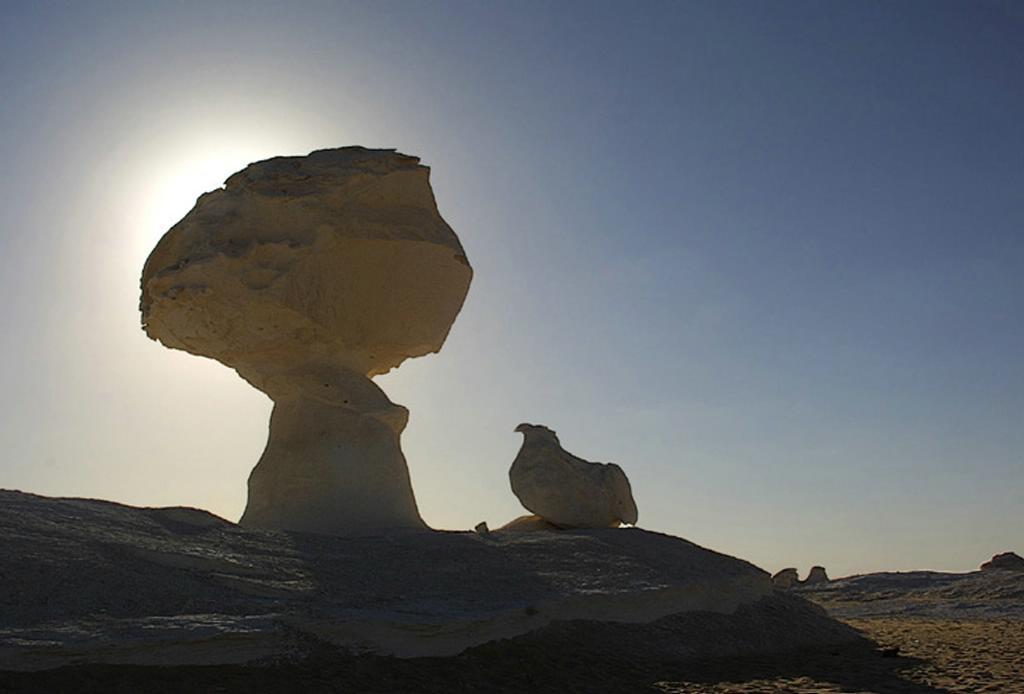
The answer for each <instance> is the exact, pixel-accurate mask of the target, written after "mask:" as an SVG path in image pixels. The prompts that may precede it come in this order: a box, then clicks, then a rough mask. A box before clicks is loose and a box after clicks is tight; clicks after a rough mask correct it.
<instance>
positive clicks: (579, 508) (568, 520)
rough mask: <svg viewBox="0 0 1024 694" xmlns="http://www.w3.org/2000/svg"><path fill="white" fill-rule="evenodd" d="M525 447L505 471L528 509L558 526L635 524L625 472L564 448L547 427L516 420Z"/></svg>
mask: <svg viewBox="0 0 1024 694" xmlns="http://www.w3.org/2000/svg"><path fill="white" fill-rule="evenodd" d="M516 431H518V432H520V433H522V434H523V446H522V448H520V449H519V454H518V455H517V456H516V459H515V460H514V461H513V462H512V467H511V469H509V473H508V474H509V479H510V481H511V482H512V492H513V493H514V494H515V495H516V497H518V498H519V501H520V502H521V503H522V504H523V506H525V507H526V508H527V509H528V510H529V511H531V512H533V513H534V514H536V515H537V516H540V517H541V518H542V519H544V520H545V521H547V522H548V523H551V524H552V525H555V526H558V527H560V528H615V527H618V526H619V525H620V524H621V523H629V524H633V523H636V520H637V510H636V502H634V501H633V491H632V489H631V488H630V486H629V480H628V479H626V473H624V472H623V471H622V468H620V467H619V466H618V465H615V464H614V463H591V462H589V461H586V460H583V459H582V458H577V457H576V456H574V455H573V454H572V453H569V452H568V451H566V450H565V449H563V448H562V446H561V444H560V443H559V442H558V436H556V435H555V432H554V431H552V430H551V429H548V428H547V427H545V426H538V425H534V424H520V425H519V426H518V427H516Z"/></svg>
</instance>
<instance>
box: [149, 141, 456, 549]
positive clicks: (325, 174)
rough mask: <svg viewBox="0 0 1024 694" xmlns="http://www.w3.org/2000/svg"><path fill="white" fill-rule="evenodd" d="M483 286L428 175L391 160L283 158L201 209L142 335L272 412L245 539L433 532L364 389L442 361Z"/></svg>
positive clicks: (393, 438)
mask: <svg viewBox="0 0 1024 694" xmlns="http://www.w3.org/2000/svg"><path fill="white" fill-rule="evenodd" d="M471 277H472V270H471V269H470V266H469V263H468V261H467V259H466V254H465V252H464V251H463V249H462V246H461V244H460V243H459V239H458V238H457V237H456V235H455V232H454V231H452V229H451V227H449V226H448V225H447V224H446V223H445V221H444V220H443V219H442V218H441V216H440V214H439V213H438V211H437V205H436V203H435V201H434V195H433V192H432V191H431V188H430V182H429V169H428V168H427V167H426V166H422V165H420V164H419V159H417V158H416V157H410V156H406V155H404V154H399V153H397V152H395V151H394V150H372V149H365V148H362V147H343V148H340V149H327V150H320V151H317V152H313V153H312V154H309V155H308V156H305V157H275V158H273V159H267V160H265V161H260V162H256V163H255V164H250V165H249V166H247V167H246V168H245V169H243V170H242V171H240V172H238V173H236V174H234V175H232V176H230V177H229V178H228V179H227V181H226V182H225V187H224V188H221V189H218V190H215V191H213V192H210V193H206V194H205V195H202V196H200V198H199V199H198V201H197V202H196V205H195V207H194V208H193V209H192V211H191V212H189V213H188V214H187V215H186V216H185V217H184V218H183V219H182V220H181V221H180V222H178V223H177V224H175V225H174V226H173V227H172V228H171V229H170V230H169V231H168V232H167V233H166V234H165V235H164V237H163V238H162V239H161V240H160V242H159V243H158V244H157V245H156V248H154V249H153V252H152V253H151V254H150V256H149V259H148V260H147V261H146V265H145V268H144V269H143V272H142V302H141V310H142V324H143V327H144V329H145V331H146V333H147V334H148V335H149V336H150V337H151V338H153V339H156V340H159V341H160V342H162V343H163V344H164V345H165V346H167V347H173V348H176V349H182V350H185V351H187V352H190V353H192V354H198V355H201V356H206V357H210V358H212V359H216V360H217V361H219V362H221V363H223V364H225V365H227V366H230V367H232V368H234V369H235V370H236V371H237V372H238V373H239V375H240V376H242V378H244V379H245V380H246V381H248V382H249V383H250V384H252V385H253V386H255V387H256V388H258V389H259V390H261V391H263V392H264V393H266V394H267V395H268V396H269V397H270V399H271V400H273V401H274V410H273V413H272V414H271V420H270V437H269V441H268V443H267V447H266V450H265V451H264V453H263V456H262V457H261V458H260V461H259V463H258V464H257V465H256V468H255V469H254V470H253V472H252V474H251V476H250V477H249V500H248V504H247V506H246V509H245V513H244V514H243V516H242V519H241V521H240V522H241V523H242V524H243V525H249V526H259V527H266V528H278V529H288V530H301V531H309V532H320V533H327V534H346V533H351V532H358V531H360V529H368V528H393V527H423V521H422V520H421V519H420V516H419V512H418V511H417V508H416V501H415V498H414V496H413V492H412V486H411V484H410V482H409V473H408V469H407V467H406V462H405V458H404V457H403V455H402V451H401V447H400V444H399V436H400V435H401V433H402V430H403V429H404V428H405V425H406V421H407V419H408V411H407V410H406V409H405V408H404V407H402V406H401V405H396V404H395V403H393V402H391V401H390V400H389V399H388V397H387V395H385V394H384V392H383V391H382V390H381V389H380V388H379V387H378V386H377V385H376V384H375V383H374V382H373V381H372V380H370V378H371V377H372V376H374V375H377V374H382V373H385V372H387V371H388V370H390V369H392V368H395V367H397V366H398V365H399V364H401V363H402V362H403V361H404V360H405V359H407V358H409V357H417V356H421V355H424V354H429V353H431V352H437V351H438V350H440V349H441V345H442V344H443V343H444V341H445V338H446V337H447V335H448V331H449V329H450V328H451V325H452V322H453V321H454V320H455V317H456V315H457V314H458V313H459V310H460V309H461V307H462V303H463V301H464V299H465V297H466V293H467V291H468V289H469V284H470V279H471Z"/></svg>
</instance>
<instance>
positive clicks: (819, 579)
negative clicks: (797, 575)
mask: <svg viewBox="0 0 1024 694" xmlns="http://www.w3.org/2000/svg"><path fill="white" fill-rule="evenodd" d="M830 580H831V579H830V578H829V577H828V573H826V571H825V567H824V566H812V567H811V570H810V572H809V573H808V574H807V578H805V579H804V585H805V586H816V585H821V584H822V583H828V582H829V581H830Z"/></svg>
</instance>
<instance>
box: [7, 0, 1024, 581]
mask: <svg viewBox="0 0 1024 694" xmlns="http://www.w3.org/2000/svg"><path fill="white" fill-rule="evenodd" d="M296 5H297V6H292V3H260V2H246V3H187V2H182V3H164V4H160V3H127V2H126V3H99V2H93V3H38V2H33V3H12V2H8V3H5V4H4V5H3V8H2V9H0V94H2V95H3V96H2V98H0V157H2V160H3V162H4V167H3V174H2V179H0V183H2V185H0V290H2V291H3V295H4V296H5V297H6V301H4V302H3V304H2V306H0V327H2V330H0V386H2V387H3V389H4V391H5V393H6V394H7V398H5V401H4V403H5V404H4V412H3V416H2V418H0V443H2V444H3V450H4V451H5V454H4V456H3V457H2V458H0V487H6V488H20V489H24V490H26V491H33V492H37V493H44V494H55V495H56V494H59V495H74V496H95V497H102V498H109V499H114V500H118V501H123V502H126V503H133V504H145V505H172V504H183V505H193V506H201V507H204V508H209V509H210V510H213V511H214V512H217V513H219V514H221V515H224V516H226V517H229V518H232V519H234V518H237V516H238V515H239V514H240V513H241V510H242V507H243V505H244V502H245V478H246V476H247V474H248V471H249V469H250V468H251V467H252V465H253V464H254V463H255V461H256V459H257V458H258V457H259V454H260V451H261V449H262V446H263V444H264V442H265V438H266V424H267V416H268V414H269V409H270V403H269V401H268V400H267V399H266V398H265V397H264V396H262V395H261V394H260V393H258V392H256V391H254V390H253V389H252V388H250V387H249V386H248V385H246V384H245V383H244V382H243V381H241V379H239V378H238V377H237V376H236V375H235V374H233V373H232V372H231V371H230V370H228V369H226V368H225V367H223V366H221V365H219V364H216V363H214V362H212V361H208V360H203V359H199V358H196V357H192V356H189V355H186V354H183V353H174V352H172V351H169V350H166V349H164V348H162V347H160V346H159V345H157V344H156V343H153V342H150V341H148V340H147V339H146V338H145V336H144V334H143V333H142V332H141V330H140V329H139V328H138V314H137V302H138V276H139V273H140V271H141V267H142V263H143V261H144V260H145V257H146V255H147V254H148V252H149V250H150V249H151V248H152V246H153V244H154V243H155V242H156V240H157V239H158V238H159V237H160V235H161V234H162V233H163V232H164V231H165V230H166V229H167V228H168V227H169V226H170V225H171V224H173V223H174V222H175V221H177V220H178V219H179V218H180V217H181V216H183V215H184V214H185V213H186V212H187V211H188V209H189V208H190V207H191V205H192V204H193V202H194V200H195V198H196V197H197V196H198V195H199V194H200V193H202V192H204V191H207V190H210V189H212V188H215V187H217V186H218V185H220V183H221V182H222V181H223V179H224V178H225V177H226V176H227V175H229V174H230V173H232V172H234V171H236V170H238V169H240V168H242V167H243V166H244V165H245V164H247V163H249V162H250V161H254V160H257V159H260V158H265V157H268V156H273V155H278V154H304V153H306V152H308V151H310V150H312V149H317V148H322V147H331V146H341V145H348V144H362V145H365V146H371V147H373V146H379V147H397V148H399V149H400V150H401V151H404V152H406V153H409V154H415V155H417V156H420V157H422V158H423V161H424V163H425V164H428V165H430V166H431V167H432V182H433V186H434V190H435V194H436V196H437V199H438V203H439V206H440V209H441V212H442V214H443V215H444V216H445V218H446V219H447V220H448V222H449V223H450V224H451V225H452V227H453V228H455V230H456V232H457V233H458V234H459V236H460V238H461V239H462V241H463V244H464V246H465V248H466V250H467V253H468V255H469V258H470V262H471V263H472V264H473V266H474V269H475V271H476V276H475V278H474V283H473V286H472V288H471V290H470V295H469V298H468V300H467V302H466V305H465V308H464V310H463V312H462V314H461V315H460V317H459V319H458V321H457V322H456V324H455V326H454V328H453V330H452V332H451V335H450V337H449V340H448V343H447V344H446V346H445V348H444V350H442V352H441V353H440V354H439V355H436V356H432V357H425V358H422V359H418V360H413V361H410V362H406V364H404V365H403V366H402V367H401V368H400V369H399V370H398V371H396V372H393V373H392V374H389V375H387V376H385V377H382V378H381V379H380V382H381V385H382V386H383V387H384V388H385V389H386V390H387V391H388V393H389V394H390V395H391V397H392V399H393V400H395V401H396V402H400V403H402V404H405V405H406V406H408V407H409V408H410V410H411V412H412V416H411V421H410V425H409V428H408V429H407V431H406V434H405V436H404V438H403V445H404V448H405V451H406V455H407V457H408V458H409V464H410V470H411V474H412V478H413V484H414V486H415V488H416V492H417V497H418V501H419V504H420V509H421V512H422V513H423V515H424V517H425V518H426V519H427V520H428V522H430V523H432V524H433V525H435V526H437V527H450V528H459V527H463V528H465V527H471V526H472V525H474V524H475V523H477V522H478V521H480V520H487V521H488V522H489V523H490V524H491V525H492V526H495V525H499V524H501V523H502V522H504V521H506V520H508V519H510V518H512V517H514V516H516V515H518V514H519V513H520V512H521V509H520V507H519V506H518V504H517V502H516V500H515V498H514V497H513V496H512V494H511V491H510V489H509V487H508V481H507V469H508V466H509V465H510V464H511V461H512V459H513V457H514V456H515V452H516V450H517V449H518V446H519V443H520V438H521V437H520V435H518V434H515V433H513V431H512V429H513V428H514V427H515V425H516V424H518V423H519V422H521V421H529V422H535V423H543V424H547V425H549V426H551V427H552V428H554V429H555V430H557V431H558V432H559V435H560V437H561V439H562V442H563V444H564V445H565V446H566V448H568V449H569V450H571V451H573V452H575V453H577V454H578V455H581V456H583V457H585V458H589V459H591V460H602V461H615V462H618V463H619V464H621V465H622V466H623V467H624V469H625V470H626V472H627V474H629V476H630V478H631V480H632V482H633V486H634V491H635V495H636V497H637V501H638V505H639V508H640V525H641V526H643V527H647V528H651V529H656V530H662V531H666V532H671V533H674V534H678V535H681V536H683V537H687V538H689V539H691V540H694V541H696V542H699V543H701V544H704V545H707V546H710V547H713V548H715V549H718V550H720V551H724V552H727V553H730V554H736V555H739V556H743V557H745V558H749V559H751V560H753V561H755V562H756V563H758V564H760V565H762V566H764V567H765V568H767V569H770V570H776V569H779V568H782V567H783V566H790V565H793V566H799V567H801V569H802V570H806V568H807V567H808V566H809V565H810V564H812V563H820V564H824V565H826V566H827V567H828V568H829V569H830V571H831V572H832V573H833V574H835V575H840V574H848V573H853V572H862V571H872V570H880V569H911V568H934V569H948V570H968V569H971V568H974V567H975V566H976V565H977V564H978V563H980V562H981V561H982V560H984V559H987V558H988V557H989V556H991V555H992V554H994V553H995V552H997V551H1003V550H1009V549H1014V550H1017V551H1021V550H1024V534H1022V533H1024V504H1022V500H1024V499H1022V495H1024V365H1022V360H1021V357H1020V355H1021V354H1022V353H1024V237H1022V232H1024V126H1022V125H1021V124H1022V123H1024V80H1022V79H1021V75H1024V43H1022V42H1021V41H1020V36H1021V35H1022V34H1024V12H1022V11H1021V9H1020V7H1019V6H1018V5H1016V4H1014V3H1010V2H960V3H946V2H920V3H916V2H900V3H873V2H830V3H820V2H772V3H767V2H766V3H753V2H746V3H729V2H676V3H656V2H647V3H629V4H627V3H598V2H586V3H571V2H557V3H553V2H552V3H539V2H516V3H504V4H499V3H472V2H440V3H424V2H413V3H395V2H384V3H365V4H348V3H326V2H324V3H296Z"/></svg>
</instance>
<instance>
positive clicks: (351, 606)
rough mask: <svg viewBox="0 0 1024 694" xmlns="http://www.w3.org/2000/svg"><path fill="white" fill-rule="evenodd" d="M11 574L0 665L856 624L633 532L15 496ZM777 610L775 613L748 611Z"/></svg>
mask: <svg viewBox="0 0 1024 694" xmlns="http://www.w3.org/2000/svg"><path fill="white" fill-rule="evenodd" d="M0 575H2V576H3V578H4V591H3V593H2V596H0V670H4V669H6V670H40V669H47V668H53V667H58V666H62V665H65V664H68V663H72V662H75V663H81V662H91V663H115V664H118V663H119V664H129V663H136V664H161V665H184V664H225V663H254V662H264V663H265V662H269V661H275V662H276V661H279V660H280V659H282V658H283V659H285V660H295V659H302V658H306V657H309V656H310V655H311V654H320V655H323V654H324V653H330V654H334V655H335V656H337V657H339V658H341V657H346V658H347V657H354V656H356V655H358V654H367V653H375V654H378V655H382V656H384V655H394V656H410V657H411V656H454V655H456V654H458V653H461V652H463V651H464V650H465V649H467V648H473V647H477V646H481V647H483V644H486V643H488V642H494V641H496V640H500V639H524V638H525V639H537V638H549V639H554V640H555V641H558V642H560V643H561V644H562V645H561V647H562V648H570V649H572V648H576V647H577V646H578V647H579V648H582V649H584V650H586V648H590V649H599V650H600V649H601V648H604V649H608V648H610V649H614V650H616V651H618V652H620V653H621V654H623V655H626V654H628V653H634V652H635V653H637V654H641V653H646V654H647V655H650V656H652V657H653V655H654V654H655V653H656V652H657V653H660V654H661V655H662V656H664V657H665V658H676V657H688V656H695V655H722V654H735V653H742V652H749V653H756V652H766V651H774V650H785V649H787V648H795V647H800V646H808V645H812V644H814V645H821V644H823V643H829V642H831V641H835V640H844V639H850V638H852V633H851V632H850V631H849V630H848V629H846V628H844V627H841V626H840V625H838V624H837V623H835V622H832V621H830V620H828V619H827V618H825V617H824V615H823V613H822V612H820V611H815V609H812V608H810V607H809V606H808V604H807V603H806V602H804V601H802V600H798V599H797V600H794V599H792V598H789V597H786V596H781V595H780V596H773V594H772V589H771V585H770V579H769V577H768V575H767V574H766V573H765V572H763V571H761V570H760V569H758V568H757V567H755V566H753V565H751V564H748V563H747V562H744V561H740V560H738V559H734V558H732V557H728V556H725V555H722V554H718V553H716V552H712V551H710V550H707V549H703V548H701V547H698V546H696V545H694V544H692V543H689V542H686V541H685V540H681V539H679V538H674V537H671V536H667V535H660V534H657V533H651V532H647V531H644V530H640V529H614V530H613V529H598V530H581V531H559V532H533V533H491V534H489V535H487V536H481V535H478V534H476V533H472V532H465V533H456V532H432V531H409V532H407V533H400V534H395V533H390V534H387V535H380V536H363V537H331V536H324V535H308V534H298V533H285V532H274V531H265V530H252V529H246V528H242V527H240V526H237V525H235V524H233V523H229V522H227V521H224V520H222V519H219V518H217V517H215V516H212V515H211V514H208V513H206V512H203V511H199V510H195V509H183V508H176V509H146V508H133V507H129V506H122V505H119V504H113V503H109V502H103V501H93V500H82V499H49V498H46V497H39V496H33V495H29V494H23V493H19V492H9V491H8V492H0ZM765 620H767V621H768V622H770V623H771V624H775V625H777V626H778V628H777V629H776V627H774V626H773V627H771V629H768V628H767V627H764V628H760V629H759V628H756V627H755V626H752V625H757V624H761V623H763V622H765ZM709 622H710V623H713V624H724V625H728V626H727V628H725V627H723V628H721V629H720V630H719V631H705V630H704V629H703V628H700V625H702V624H707V623H709ZM716 628H718V627H716ZM598 635H600V636H598ZM527 642H529V641H527ZM588 643H589V644H590V645H589V646H588V645H586V644H588ZM574 644H575V645H574ZM488 647H492V646H488ZM581 652H582V651H581ZM659 657H661V656H659Z"/></svg>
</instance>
